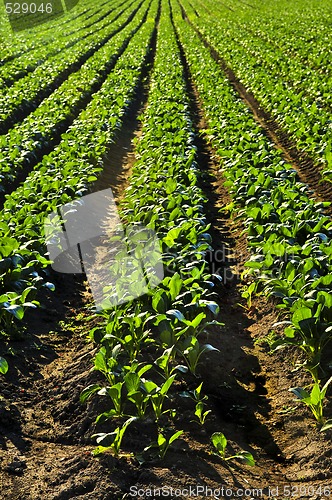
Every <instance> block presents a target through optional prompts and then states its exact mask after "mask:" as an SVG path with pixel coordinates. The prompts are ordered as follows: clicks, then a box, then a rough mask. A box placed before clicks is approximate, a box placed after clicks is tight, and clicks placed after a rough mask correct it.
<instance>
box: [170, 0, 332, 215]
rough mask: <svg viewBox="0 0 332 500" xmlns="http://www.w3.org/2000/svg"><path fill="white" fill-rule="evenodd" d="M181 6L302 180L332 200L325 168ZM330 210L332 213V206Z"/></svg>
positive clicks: (316, 194) (239, 93)
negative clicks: (303, 148)
mask: <svg viewBox="0 0 332 500" xmlns="http://www.w3.org/2000/svg"><path fill="white" fill-rule="evenodd" d="M180 7H181V11H182V14H183V19H185V20H186V21H187V22H188V23H189V24H190V25H191V26H192V28H193V29H194V30H195V31H196V33H197V35H198V36H199V38H200V39H201V40H202V42H203V43H204V45H205V46H206V47H207V48H208V49H209V51H210V53H211V55H212V57H213V58H214V60H215V61H216V62H217V63H218V64H219V65H220V67H221V68H222V70H223V71H224V73H225V75H226V77H227V78H228V80H229V82H230V84H231V85H232V87H233V88H234V90H235V91H236V92H237V94H238V95H239V96H240V97H241V99H242V100H243V101H244V102H245V104H246V105H247V106H248V108H249V109H250V110H251V112H252V114H253V116H254V118H255V120H256V121H257V123H259V125H260V126H261V127H262V129H263V130H264V132H265V133H266V135H267V136H268V137H269V138H270V140H271V141H272V142H273V144H274V146H275V147H276V148H277V149H279V150H281V151H282V153H283V156H284V158H285V160H286V161H287V162H288V163H290V164H291V165H292V166H293V167H294V168H295V169H296V170H297V172H298V175H299V178H300V180H301V181H302V182H304V183H305V184H307V185H308V186H309V188H310V189H312V190H313V191H314V193H315V197H316V198H317V199H318V200H322V201H332V184H331V183H329V182H326V181H323V180H322V170H323V169H322V167H320V166H319V165H317V164H316V163H315V162H314V160H313V159H312V158H311V157H310V156H309V155H308V154H307V153H306V152H305V151H301V150H299V149H298V148H297V147H296V145H295V143H294V141H293V140H292V138H291V137H290V136H289V134H287V133H286V132H285V131H284V130H283V129H282V127H281V126H280V125H279V124H278V122H277V121H276V120H275V119H274V118H273V116H272V115H271V114H270V113H268V112H267V111H266V110H264V109H263V108H262V107H261V105H260V103H259V102H258V101H257V99H256V98H255V96H254V95H253V94H252V93H251V92H250V91H249V90H247V89H246V87H245V86H244V85H243V84H242V83H241V82H240V80H239V79H238V78H237V76H236V75H235V73H234V71H233V70H232V69H231V68H230V67H229V66H228V65H227V64H226V62H225V61H224V60H223V59H222V57H221V56H220V55H219V54H218V52H217V51H216V50H215V49H214V47H213V46H212V45H211V44H210V43H209V42H208V41H207V40H206V38H205V37H204V36H203V35H202V33H201V32H200V31H199V30H198V29H197V28H196V27H195V26H194V25H193V24H192V23H191V21H190V20H189V18H188V16H187V14H186V11H185V9H184V8H183V5H182V4H181V2H180ZM327 212H328V213H329V214H331V213H332V210H331V208H330V209H328V210H327Z"/></svg>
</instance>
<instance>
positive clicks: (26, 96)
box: [0, 0, 143, 134]
mask: <svg viewBox="0 0 332 500" xmlns="http://www.w3.org/2000/svg"><path fill="white" fill-rule="evenodd" d="M139 3H140V4H142V3H143V2H142V0H141V2H138V1H137V0H136V1H134V2H132V4H133V5H132V7H133V10H131V9H129V5H128V6H127V9H126V8H123V7H118V8H117V9H116V10H115V11H114V12H113V13H112V15H111V16H110V17H109V19H108V21H105V20H102V21H101V23H100V24H101V26H100V28H101V29H97V31H96V32H95V31H94V32H93V34H92V35H89V37H88V38H85V39H81V40H80V41H78V42H77V43H76V44H75V46H74V47H68V48H67V49H64V50H63V51H62V52H60V53H59V54H56V55H54V56H51V57H49V58H47V59H46V61H45V62H43V63H42V64H40V65H39V66H37V68H36V69H35V71H33V72H32V73H29V74H27V75H26V76H25V77H24V78H21V79H19V80H18V81H17V82H15V83H14V84H13V85H12V86H11V87H9V88H7V89H6V91H5V92H3V94H2V95H1V98H0V109H1V111H0V132H1V133H2V134H4V133H6V132H7V131H8V130H9V129H10V128H11V127H12V126H13V125H14V124H15V123H17V122H19V121H21V119H22V117H25V116H27V115H28V114H29V113H31V112H32V111H33V110H35V109H36V108H37V107H38V106H39V104H40V103H41V102H42V101H43V100H44V99H46V98H47V97H48V96H50V95H51V94H52V93H53V92H54V91H55V90H57V88H58V87H59V86H60V85H61V84H62V83H63V82H64V81H65V80H66V79H67V78H68V76H69V75H70V74H71V73H74V72H75V71H77V70H79V69H80V67H81V66H82V65H83V64H84V63H85V62H86V61H87V60H88V59H89V58H90V57H91V56H92V55H93V54H94V53H95V52H96V51H97V50H98V49H100V48H101V47H103V46H104V45H105V44H107V42H108V41H109V40H110V39H111V38H112V37H113V36H114V35H115V34H116V33H117V32H119V31H120V30H121V29H123V28H124V27H125V26H126V25H127V24H128V22H129V21H130V20H131V19H132V17H133V16H134V14H135V12H136V9H137V8H138V5H139ZM135 7H136V9H135ZM123 11H124V12H123ZM37 131H38V129H37Z"/></svg>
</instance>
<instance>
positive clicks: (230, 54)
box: [183, 1, 332, 182]
mask: <svg viewBox="0 0 332 500" xmlns="http://www.w3.org/2000/svg"><path fill="white" fill-rule="evenodd" d="M183 4H184V5H185V6H187V5H188V2H187V1H184V2H183ZM193 5H194V6H195V8H197V10H198V11H199V12H202V13H203V11H202V7H201V6H200V4H199V2H193ZM220 17H221V16H216V15H213V17H211V18H208V17H207V16H206V15H205V16H204V17H196V16H194V15H192V16H191V20H192V22H193V23H194V25H195V26H196V27H197V28H198V29H199V30H200V31H201V33H202V34H203V35H204V37H205V38H206V40H207V41H208V42H209V43H210V44H211V46H212V47H214V48H215V49H216V50H217V51H218V54H219V55H220V57H222V58H223V59H224V60H225V61H226V62H227V64H228V65H229V66H230V67H231V68H232V69H233V70H234V72H235V74H236V76H237V77H238V78H239V79H240V81H241V82H242V83H243V84H244V85H245V86H246V88H247V89H249V90H250V91H251V92H252V93H253V94H254V96H255V97H256V99H257V100H258V101H259V103H260V104H261V105H262V106H263V108H264V109H266V110H267V111H269V112H270V113H271V114H272V116H273V117H274V118H275V119H276V120H277V122H278V123H279V124H280V125H281V127H282V128H283V129H284V130H285V131H286V132H288V133H289V135H290V136H291V137H292V138H293V140H294V142H295V144H296V145H297V147H298V148H299V149H300V150H303V151H306V152H307V153H309V154H310V155H311V156H312V157H313V159H314V160H315V161H316V162H317V164H318V165H322V166H323V167H324V174H323V175H324V178H326V179H327V180H330V181H331V182H332V139H331V137H332V136H331V124H330V108H331V98H330V86H331V76H330V75H325V74H324V73H321V72H317V71H316V70H315V69H312V68H310V67H308V65H306V64H305V63H302V62H299V61H297V60H296V59H295V58H291V57H289V55H288V54H287V53H285V52H283V50H278V49H276V47H273V46H270V45H269V44H268V43H265V42H264V41H263V40H262V39H258V40H257V39H256V38H255V37H254V36H253V35H252V33H251V32H246V31H245V30H241V29H239V26H238V22H236V20H233V22H231V21H230V20H229V22H227V23H226V22H225V20H224V19H222V18H221V19H220ZM323 41H324V43H323V44H322V45H321V50H322V51H324V47H326V46H327V45H326V40H325V39H324V40H323Z"/></svg>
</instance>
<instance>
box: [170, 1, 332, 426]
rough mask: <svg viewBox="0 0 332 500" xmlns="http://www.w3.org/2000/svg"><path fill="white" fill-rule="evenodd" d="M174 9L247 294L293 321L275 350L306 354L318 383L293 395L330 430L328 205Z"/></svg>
mask: <svg viewBox="0 0 332 500" xmlns="http://www.w3.org/2000/svg"><path fill="white" fill-rule="evenodd" d="M173 4H174V11H175V13H176V19H177V24H178V27H179V36H180V39H181V42H182V43H183V46H184V50H185V54H186V57H187V59H188V63H189V66H190V71H191V73H192V76H193V79H194V81H195V82H196V85H197V89H198V91H199V95H200V98H201V100H202V104H203V107H204V109H205V112H206V116H207V118H208V126H209V129H208V130H206V131H205V135H206V137H207V138H208V140H210V141H211V143H212V145H213V147H214V148H215V150H216V152H217V154H218V156H219V157H220V158H221V159H222V162H223V171H224V175H225V177H226V179H227V182H226V184H225V185H226V186H228V187H229V188H230V190H231V192H232V195H233V202H232V204H231V205H230V206H229V207H228V209H229V210H230V211H231V212H232V213H236V214H237V215H238V216H239V217H241V218H242V219H243V222H244V224H245V227H246V231H247V234H248V240H249V244H250V246H251V248H252V252H253V256H252V257H251V259H250V261H249V262H247V264H246V266H247V268H248V270H249V274H250V276H252V280H253V281H252V284H250V286H249V287H248V288H247V290H245V292H244V295H245V296H246V297H247V300H248V301H249V303H250V300H251V296H252V295H254V293H256V292H258V291H261V290H263V291H264V292H265V293H266V294H267V295H269V296H274V297H278V298H279V305H278V306H277V307H279V308H280V309H281V310H282V311H284V312H286V313H287V314H288V315H290V316H291V321H287V322H286V326H287V328H285V331H284V335H283V337H282V338H280V339H278V340H277V341H276V343H275V345H274V346H273V347H274V348H281V347H284V346H286V345H292V346H294V347H296V348H298V349H299V350H301V351H302V352H303V354H304V360H303V367H304V368H305V369H306V370H307V371H308V372H309V373H310V374H311V376H312V379H313V384H312V386H311V389H309V390H304V389H302V388H296V389H294V391H293V392H294V393H295V394H296V395H297V396H298V397H300V399H301V400H302V401H303V402H304V403H306V404H308V406H309V407H310V408H311V410H312V411H313V414H314V415H315V417H316V419H317V421H318V422H319V424H324V422H325V419H324V417H323V400H324V397H325V393H326V390H327V386H328V384H329V383H330V382H331V381H332V377H331V378H328V373H329V371H330V370H331V367H329V366H325V365H324V366H323V365H322V356H323V354H324V351H325V348H326V346H327V344H328V343H329V342H330V341H331V339H332V293H331V292H332V290H331V288H332V287H331V284H332V273H331V271H332V251H331V245H330V239H331V236H332V222H331V221H330V218H329V217H327V216H326V215H325V214H324V207H326V206H328V205H329V203H327V202H325V203H317V202H315V201H314V200H313V199H312V198H310V197H309V196H308V190H307V187H306V186H305V185H304V184H302V183H301V182H299V181H298V177H297V174H296V171H294V169H293V168H292V167H291V166H290V165H287V164H286V163H285V161H284V160H283V159H282V156H281V153H280V151H278V150H276V149H275V148H274V147H273V144H271V143H270V142H269V140H268V139H267V137H266V136H265V135H264V133H263V131H262V129H261V128H260V127H259V126H258V125H257V123H256V122H255V120H254V118H253V116H252V115H251V113H249V112H248V108H247V107H246V106H245V104H244V103H243V102H242V101H241V100H240V98H239V97H238V96H236V95H235V92H234V90H233V89H232V87H231V85H230V84H229V82H228V80H227V79H226V77H225V75H224V73H223V71H222V70H221V69H220V67H219V65H218V64H217V63H216V62H215V61H214V59H213V58H212V56H211V55H210V52H209V50H208V49H207V48H206V47H204V45H203V43H202V42H201V41H200V39H199V37H198V36H197V34H196V33H195V31H194V30H193V29H192V28H191V27H190V26H189V25H188V23H186V22H185V21H183V20H182V16H181V11H180V9H179V7H178V4H176V2H175V0H174V1H173ZM211 88H213V89H214V91H213V92H211ZM239 207H241V208H242V210H241V211H240V212H239ZM322 381H326V382H327V385H326V384H325V383H324V382H322Z"/></svg>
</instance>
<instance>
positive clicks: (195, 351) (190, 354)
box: [177, 336, 219, 375]
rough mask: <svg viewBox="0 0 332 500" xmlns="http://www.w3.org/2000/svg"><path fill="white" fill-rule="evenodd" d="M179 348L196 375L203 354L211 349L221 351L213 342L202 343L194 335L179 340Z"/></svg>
mask: <svg viewBox="0 0 332 500" xmlns="http://www.w3.org/2000/svg"><path fill="white" fill-rule="evenodd" d="M177 349H178V350H179V352H180V353H182V355H183V357H184V359H185V360H186V363H187V365H188V367H189V370H190V371H191V373H192V374H193V375H196V370H197V365H198V363H199V360H200V358H201V356H202V354H204V353H206V352H211V351H217V352H219V349H216V348H215V347H213V346H212V345H211V344H204V345H201V344H200V343H199V341H198V339H197V338H196V337H193V336H189V337H187V338H186V339H184V340H183V341H182V342H179V344H178V347H177Z"/></svg>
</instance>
